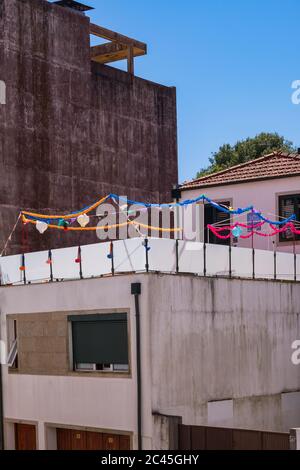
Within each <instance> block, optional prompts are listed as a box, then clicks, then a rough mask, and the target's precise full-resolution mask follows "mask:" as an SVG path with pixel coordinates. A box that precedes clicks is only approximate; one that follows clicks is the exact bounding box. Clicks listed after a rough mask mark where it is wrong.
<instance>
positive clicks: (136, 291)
mask: <svg viewBox="0 0 300 470" xmlns="http://www.w3.org/2000/svg"><path fill="white" fill-rule="evenodd" d="M141 292H142V286H141V283H140V282H138V283H135V284H131V294H132V295H134V300H135V317H136V375H137V427H138V450H142V448H143V446H142V369H141V326H140V295H141Z"/></svg>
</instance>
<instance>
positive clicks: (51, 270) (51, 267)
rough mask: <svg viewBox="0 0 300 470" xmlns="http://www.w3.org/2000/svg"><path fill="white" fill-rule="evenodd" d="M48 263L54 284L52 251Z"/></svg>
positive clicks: (51, 280)
mask: <svg viewBox="0 0 300 470" xmlns="http://www.w3.org/2000/svg"><path fill="white" fill-rule="evenodd" d="M48 262H49V265H50V282H53V266H52V251H51V250H49V254H48Z"/></svg>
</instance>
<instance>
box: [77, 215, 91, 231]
mask: <svg viewBox="0 0 300 470" xmlns="http://www.w3.org/2000/svg"><path fill="white" fill-rule="evenodd" d="M77 222H78V223H79V225H80V227H82V228H84V227H86V226H87V225H88V224H89V223H90V218H89V216H88V215H86V214H82V215H80V216H79V217H78V218H77Z"/></svg>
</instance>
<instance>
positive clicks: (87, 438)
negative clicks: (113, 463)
mask: <svg viewBox="0 0 300 470" xmlns="http://www.w3.org/2000/svg"><path fill="white" fill-rule="evenodd" d="M56 435H57V449H58V450H130V437H129V436H119V435H117V434H101V433H98V432H89V431H77V430H75V429H57V434H56Z"/></svg>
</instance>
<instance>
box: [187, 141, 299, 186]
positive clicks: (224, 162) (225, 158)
mask: <svg viewBox="0 0 300 470" xmlns="http://www.w3.org/2000/svg"><path fill="white" fill-rule="evenodd" d="M279 150H281V151H284V152H294V151H295V147H294V146H293V143H292V142H290V141H288V140H286V139H285V138H284V137H282V136H280V135H279V134H277V133H266V132H262V133H261V134H258V135H256V136H255V137H253V138H251V137H249V138H248V139H246V140H241V141H239V142H237V143H236V144H234V145H230V144H224V145H222V147H220V148H219V150H218V151H217V152H215V153H213V154H212V156H211V157H210V158H209V163H210V165H209V166H208V167H207V168H202V169H201V170H200V171H199V172H198V173H197V176H196V177H197V178H201V176H205V175H209V174H211V173H215V172H217V171H221V170H225V169H226V168H230V167H231V166H234V165H239V164H241V163H246V162H248V161H249V160H254V159H255V158H259V157H262V156H264V155H267V154H268V153H272V152H274V151H279Z"/></svg>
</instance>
